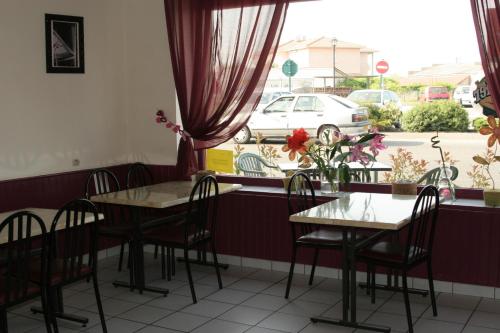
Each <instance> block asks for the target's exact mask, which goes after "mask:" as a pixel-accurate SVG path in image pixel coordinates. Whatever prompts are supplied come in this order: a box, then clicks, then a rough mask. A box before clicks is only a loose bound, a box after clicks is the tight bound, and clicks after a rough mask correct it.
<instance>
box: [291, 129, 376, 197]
mask: <svg viewBox="0 0 500 333" xmlns="http://www.w3.org/2000/svg"><path fill="white" fill-rule="evenodd" d="M383 138H384V135H383V134H380V133H378V132H376V131H373V132H370V133H366V134H363V135H359V136H349V135H344V134H342V133H340V132H338V131H333V130H326V131H324V132H323V137H322V138H321V139H322V140H319V142H317V140H315V139H311V138H310V137H309V134H308V133H307V132H306V131H305V130H304V129H303V128H299V129H296V130H294V131H293V135H288V136H287V137H286V139H287V144H286V145H284V146H283V147H282V151H284V152H288V158H289V159H290V161H293V160H295V158H296V157H298V162H299V167H300V168H311V167H314V168H316V169H317V170H318V171H319V173H320V175H321V178H322V180H324V183H327V184H328V186H329V190H326V189H324V188H323V189H322V190H323V191H324V192H338V191H339V187H338V186H339V184H349V183H350V181H351V173H350V169H349V165H348V164H347V163H348V162H359V163H361V164H362V165H365V166H366V165H368V163H370V162H371V161H375V157H376V156H377V155H378V153H379V150H382V149H385V148H386V147H385V145H384V144H383V143H382V140H383ZM365 149H368V150H369V151H370V152H371V153H368V152H366V151H365Z"/></svg>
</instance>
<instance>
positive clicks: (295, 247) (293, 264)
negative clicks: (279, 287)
mask: <svg viewBox="0 0 500 333" xmlns="http://www.w3.org/2000/svg"><path fill="white" fill-rule="evenodd" d="M296 256H297V246H296V245H295V244H293V249H292V260H291V261H290V272H289V273H288V282H287V283H286V291H285V298H288V296H289V295H290V287H291V285H292V278H293V270H294V269H295V258H296Z"/></svg>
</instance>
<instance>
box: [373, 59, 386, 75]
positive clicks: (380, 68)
mask: <svg viewBox="0 0 500 333" xmlns="http://www.w3.org/2000/svg"><path fill="white" fill-rule="evenodd" d="M375 69H376V70H377V73H379V74H385V73H387V71H388V70H389V64H388V63H387V61H385V60H380V61H379V62H377V65H375Z"/></svg>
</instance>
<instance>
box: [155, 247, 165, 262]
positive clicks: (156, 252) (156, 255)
mask: <svg viewBox="0 0 500 333" xmlns="http://www.w3.org/2000/svg"><path fill="white" fill-rule="evenodd" d="M162 247H163V246H162ZM154 258H155V259H158V244H157V245H155V257H154Z"/></svg>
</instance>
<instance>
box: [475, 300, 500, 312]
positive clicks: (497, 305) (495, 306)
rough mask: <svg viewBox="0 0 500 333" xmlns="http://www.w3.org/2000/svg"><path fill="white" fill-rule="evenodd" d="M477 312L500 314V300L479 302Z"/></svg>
mask: <svg viewBox="0 0 500 333" xmlns="http://www.w3.org/2000/svg"><path fill="white" fill-rule="evenodd" d="M477 311H483V312H491V313H498V314H500V299H491V298H483V299H481V302H479V306H478V307H477Z"/></svg>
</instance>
